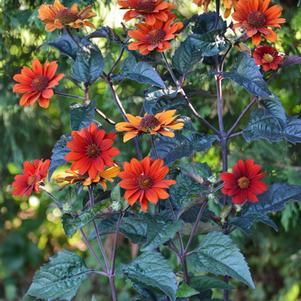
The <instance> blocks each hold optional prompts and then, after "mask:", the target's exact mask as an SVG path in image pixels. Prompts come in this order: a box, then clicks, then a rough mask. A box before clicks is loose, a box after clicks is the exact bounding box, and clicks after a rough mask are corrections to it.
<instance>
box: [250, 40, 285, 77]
mask: <svg viewBox="0 0 301 301" xmlns="http://www.w3.org/2000/svg"><path fill="white" fill-rule="evenodd" d="M253 57H254V59H255V62H256V64H257V65H260V66H262V69H263V71H264V72H266V71H269V70H271V69H272V70H277V69H278V68H279V65H280V64H281V62H282V60H283V57H282V56H281V55H279V53H278V51H277V50H276V49H275V48H274V47H271V46H269V45H263V46H260V45H259V46H257V47H256V49H255V50H254V53H253Z"/></svg>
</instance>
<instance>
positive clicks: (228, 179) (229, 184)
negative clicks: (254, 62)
mask: <svg viewBox="0 0 301 301" xmlns="http://www.w3.org/2000/svg"><path fill="white" fill-rule="evenodd" d="M265 175H266V174H265V173H264V172H262V170H261V166H260V165H259V164H255V163H254V161H253V160H246V161H243V160H239V161H238V162H237V163H236V165H234V166H233V172H232V173H230V172H223V173H221V179H222V180H223V181H224V187H223V189H222V193H223V194H225V195H228V196H230V197H232V202H233V203H234V204H244V203H245V202H246V201H249V202H251V203H257V202H258V198H257V195H259V194H262V193H264V192H265V191H267V189H268V187H267V185H266V184H265V183H263V182H262V181H261V180H262V179H263V178H264V177H265Z"/></svg>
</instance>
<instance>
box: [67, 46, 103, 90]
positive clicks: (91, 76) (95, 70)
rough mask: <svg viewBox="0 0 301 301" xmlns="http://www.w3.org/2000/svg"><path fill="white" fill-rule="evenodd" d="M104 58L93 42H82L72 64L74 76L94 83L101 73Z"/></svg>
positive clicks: (78, 80) (77, 79) (83, 81)
mask: <svg viewBox="0 0 301 301" xmlns="http://www.w3.org/2000/svg"><path fill="white" fill-rule="evenodd" d="M103 67H104V59H103V56H102V54H101V52H100V50H99V49H98V48H97V46H95V45H94V44H92V43H90V42H89V43H86V42H85V43H82V44H81V48H80V49H79V50H78V52H77V55H76V59H75V62H74V64H73V66H72V78H73V79H74V80H75V81H77V82H82V83H85V84H88V85H90V84H93V83H94V82H95V81H96V80H97V79H98V78H99V77H100V76H101V75H102V71H103Z"/></svg>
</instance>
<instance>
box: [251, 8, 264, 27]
mask: <svg viewBox="0 0 301 301" xmlns="http://www.w3.org/2000/svg"><path fill="white" fill-rule="evenodd" d="M248 23H249V25H251V26H252V27H255V28H261V27H264V26H265V25H266V16H265V14H264V13H263V12H261V11H254V12H251V13H250V14H249V16H248Z"/></svg>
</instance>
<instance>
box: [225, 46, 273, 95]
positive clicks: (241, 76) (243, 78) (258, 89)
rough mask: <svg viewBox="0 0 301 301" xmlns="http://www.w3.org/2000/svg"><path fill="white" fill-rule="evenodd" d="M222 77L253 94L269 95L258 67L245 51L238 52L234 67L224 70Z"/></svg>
mask: <svg viewBox="0 0 301 301" xmlns="http://www.w3.org/2000/svg"><path fill="white" fill-rule="evenodd" d="M223 77H224V78H229V79H232V80H233V81H235V82H236V83H237V84H239V85H240V86H242V87H244V88H245V89H246V90H247V91H248V92H249V93H251V94H253V95H256V96H260V97H263V98H267V97H269V96H270V95H271V92H270V91H269V89H268V87H267V85H266V83H265V81H264V79H263V75H262V74H261V72H260V68H259V67H258V66H257V65H256V63H255V61H254V59H253V58H252V57H251V56H250V55H249V54H247V53H245V52H244V53H241V54H240V56H239V58H238V60H237V64H236V67H234V69H233V70H232V71H231V72H224V73H223Z"/></svg>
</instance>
